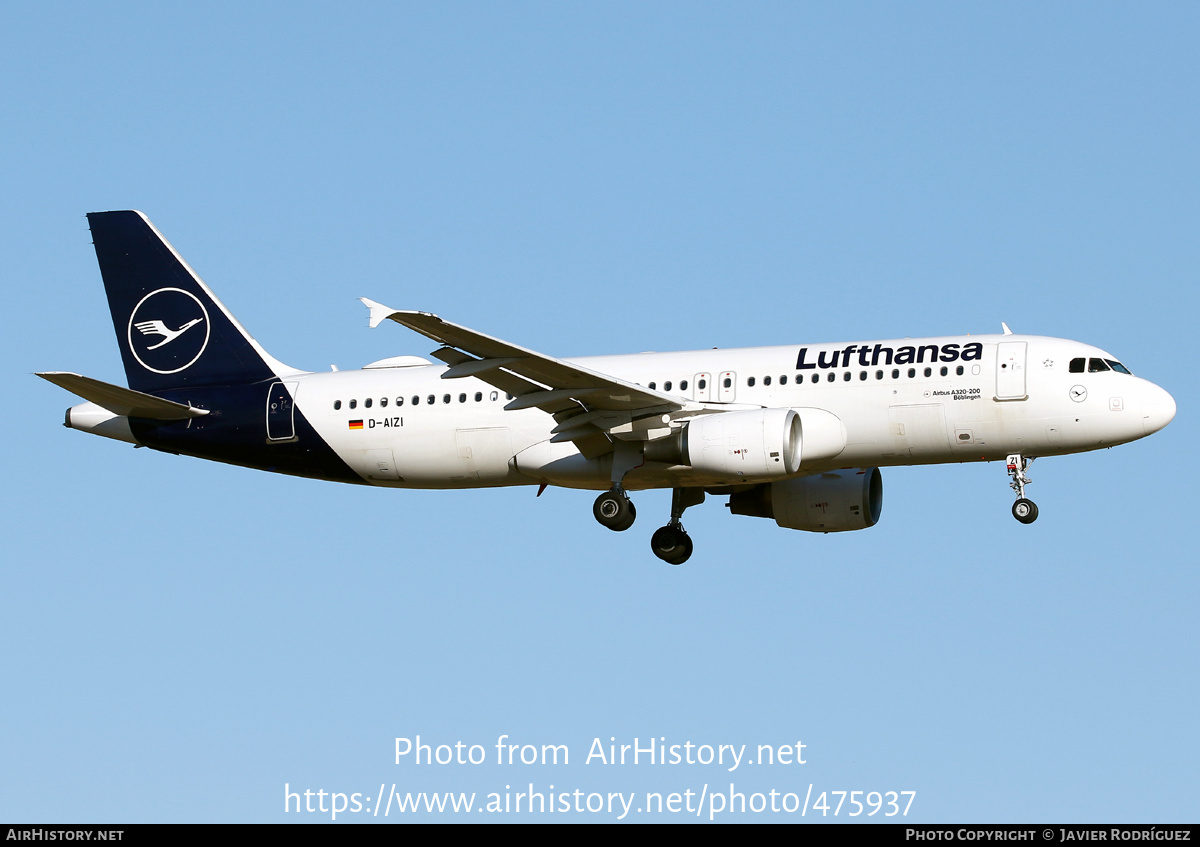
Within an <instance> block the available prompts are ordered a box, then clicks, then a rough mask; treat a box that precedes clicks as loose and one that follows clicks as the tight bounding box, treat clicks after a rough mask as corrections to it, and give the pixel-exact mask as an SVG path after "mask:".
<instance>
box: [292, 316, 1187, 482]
mask: <svg viewBox="0 0 1200 847" xmlns="http://www.w3.org/2000/svg"><path fill="white" fill-rule="evenodd" d="M968 350H970V351H971V352H970V354H968V353H967V352H966V351H968ZM800 351H801V348H800V347H798V346H786V347H757V348H744V349H730V350H721V349H713V350H696V351H688V352H679V353H639V354H636V355H625V356H603V357H588V358H581V359H573V360H568V361H570V362H572V363H574V364H577V365H580V366H583V367H586V368H588V369H590V370H593V371H598V372H601V373H607V374H611V375H613V376H616V377H620V378H622V379H625V380H627V381H629V382H634V383H638V384H640V385H643V386H648V387H651V388H654V389H657V390H659V391H663V392H665V393H668V394H672V395H677V396H678V397H680V398H681V399H683V400H686V401H688V402H691V403H700V404H705V406H706V407H708V408H709V409H712V408H724V409H730V410H732V409H757V408H778V407H783V408H793V409H820V410H824V411H826V412H829V413H832V414H833V415H835V416H836V417H837V418H838V419H839V420H840V421H841V424H842V426H844V434H845V447H844V449H842V450H841V452H840V453H838V455H836V456H835V457H833V458H832V459H823V460H821V461H820V462H817V463H805V464H804V465H803V467H802V469H801V474H804V473H814V472H819V471H822V470H828V469H831V468H852V467H869V466H889V465H911V464H929V463H938V462H969V461H991V460H996V459H1003V458H1004V457H1005V455H1006V454H1009V453H1023V454H1025V455H1027V456H1049V455H1059V454H1066V453H1075V452H1082V451H1086V450H1095V449H1099V448H1101V447H1110V446H1112V445H1115V444H1120V443H1123V442H1127V441H1132V440H1134V439H1137V438H1141V437H1143V436H1144V435H1147V434H1149V433H1151V432H1155V431H1157V430H1158V429H1161V428H1162V427H1163V426H1165V425H1166V424H1167V423H1168V422H1169V421H1170V420H1171V418H1172V417H1173V416H1174V413H1175V404H1174V401H1173V400H1172V399H1171V397H1170V395H1169V394H1167V392H1166V391H1164V390H1163V389H1161V388H1159V387H1158V386H1156V385H1154V384H1153V383H1151V382H1148V381H1146V380H1144V379H1140V378H1138V377H1135V376H1132V375H1130V374H1127V373H1121V372H1119V371H1116V370H1107V371H1104V372H1088V370H1087V368H1086V367H1085V368H1084V370H1083V372H1077V373H1072V372H1070V369H1069V363H1070V362H1071V361H1072V360H1079V359H1083V360H1085V361H1090V360H1093V359H1100V360H1105V361H1110V362H1111V361H1114V357H1113V356H1111V355H1110V354H1108V353H1106V352H1104V351H1102V350H1099V349H1097V348H1095V347H1092V346H1089V345H1086V344H1080V343H1078V342H1074V341H1068V340H1064V339H1057V338H1046V337H1039V336H1025V335H980V336H965V337H964V336H958V337H942V338H926V339H901V340H892V341H883V342H868V343H866V344H862V345H860V344H853V345H835V344H816V345H808V346H806V347H804V348H803V351H804V352H803V357H802V358H801V356H800ZM966 355H971V358H964V356H966ZM889 360H890V361H889ZM910 360H911V361H910ZM446 370H447V369H446V367H445V366H442V365H433V364H411V365H407V366H401V367H376V368H366V369H363V370H359V371H350V372H347V371H339V372H330V373H309V374H299V375H296V376H293V377H286V378H285V380H286V381H285V385H287V386H288V389H289V390H290V391H291V393H292V396H293V398H294V400H295V403H296V406H297V408H298V409H299V410H300V411H301V412H303V414H304V416H305V417H306V418H307V419H308V420H309V421H310V422H311V424H312V425H313V427H314V428H315V429H316V430H317V431H318V433H319V434H320V435H321V436H322V437H323V438H324V439H325V441H326V443H328V444H329V445H330V446H331V447H332V448H333V449H334V450H335V451H336V452H337V453H338V454H339V455H340V456H341V457H342V459H343V460H345V461H346V463H347V464H349V465H350V467H351V468H353V469H354V470H355V472H357V473H358V474H360V475H361V476H362V477H363V479H364V480H366V481H368V482H370V483H372V484H376V485H386V486H397V487H410V488H469V487H481V486H497V485H528V484H538V483H549V484H554V485H566V486H571V487H578V488H593V489H605V488H608V487H609V485H610V479H609V472H610V468H611V457H601V458H599V459H595V460H591V461H589V460H586V459H584V458H583V457H582V456H581V455H580V454H579V452H578V450H577V449H576V447H575V445H574V444H572V443H570V442H564V443H551V442H550V438H551V430H552V429H553V427H554V426H555V423H556V422H555V419H554V418H553V417H552V416H551V415H549V414H547V413H545V412H542V411H540V410H538V409H521V410H508V411H506V410H505V409H504V406H505V404H506V402H507V401H508V400H510V399H511V398H509V397H507V396H506V395H505V394H504V392H501V391H497V389H495V388H493V387H492V386H490V385H488V384H486V383H484V382H482V381H480V380H478V379H476V378H473V377H465V378H459V379H443V378H442V375H443V374H444V373H446ZM357 421H361V427H359V426H358V425H356V424H354V423H353V422H357ZM625 480H626V481H625V484H626V487H628V488H631V489H637V488H647V487H658V486H666V485H673V486H689V485H692V486H695V485H720V484H722V483H728V482H729V480H728V479H724V480H722V479H719V478H705V477H703V476H701V475H698V474H697V472H696V471H694V470H692V469H691V468H688V467H683V466H671V465H666V464H658V463H654V462H647V463H645V464H644V465H643V466H641V467H639V468H636V469H634V470H632V471H630V472H629V474H628V476H626V478H625Z"/></svg>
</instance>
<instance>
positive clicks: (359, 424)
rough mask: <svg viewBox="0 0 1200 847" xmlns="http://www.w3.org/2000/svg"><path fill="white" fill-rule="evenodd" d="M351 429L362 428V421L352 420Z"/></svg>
mask: <svg viewBox="0 0 1200 847" xmlns="http://www.w3.org/2000/svg"><path fill="white" fill-rule="evenodd" d="M350 428H351V429H362V421H350Z"/></svg>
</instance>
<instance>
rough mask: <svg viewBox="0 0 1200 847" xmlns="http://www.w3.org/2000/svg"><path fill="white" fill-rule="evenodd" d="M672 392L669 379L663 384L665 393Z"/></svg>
mask: <svg viewBox="0 0 1200 847" xmlns="http://www.w3.org/2000/svg"><path fill="white" fill-rule="evenodd" d="M670 390H671V380H669V379H668V380H667V381H666V382H664V383H663V391H670Z"/></svg>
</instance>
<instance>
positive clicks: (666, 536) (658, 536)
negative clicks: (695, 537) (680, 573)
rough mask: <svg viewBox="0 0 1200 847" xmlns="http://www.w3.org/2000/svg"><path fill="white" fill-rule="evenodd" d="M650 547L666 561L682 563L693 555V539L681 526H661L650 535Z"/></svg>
mask: <svg viewBox="0 0 1200 847" xmlns="http://www.w3.org/2000/svg"><path fill="white" fill-rule="evenodd" d="M650 549H651V550H653V551H654V555H655V556H658V558H660V559H662V560H663V561H664V562H667V563H668V564H672V565H682V564H683V563H684V562H686V561H687V560H688V558H689V557H690V556H691V555H692V539H691V538H690V537H688V534H687V533H686V532H684V530H683V527H681V526H680V527H675V526H660V527H659V528H658V529H656V530H655V531H654V535H652V536H650Z"/></svg>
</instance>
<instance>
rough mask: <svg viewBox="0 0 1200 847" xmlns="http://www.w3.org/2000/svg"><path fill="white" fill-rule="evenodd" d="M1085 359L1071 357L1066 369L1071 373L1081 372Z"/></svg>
mask: <svg viewBox="0 0 1200 847" xmlns="http://www.w3.org/2000/svg"><path fill="white" fill-rule="evenodd" d="M1086 361H1087V360H1086V359H1072V360H1071V365H1070V367H1068V368H1067V370H1068V371H1070V372H1071V373H1073V374H1081V373H1083V365H1084V362H1086Z"/></svg>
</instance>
